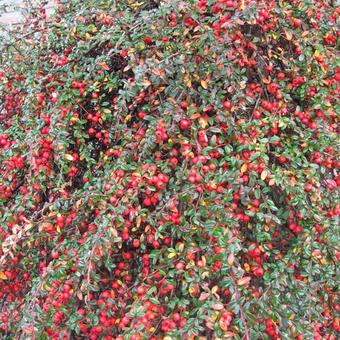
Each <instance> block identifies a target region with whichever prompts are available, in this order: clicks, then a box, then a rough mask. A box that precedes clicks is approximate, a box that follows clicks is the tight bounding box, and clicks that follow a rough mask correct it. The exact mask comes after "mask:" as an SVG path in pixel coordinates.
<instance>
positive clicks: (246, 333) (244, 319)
mask: <svg viewBox="0 0 340 340" xmlns="http://www.w3.org/2000/svg"><path fill="white" fill-rule="evenodd" d="M230 278H231V280H232V281H233V284H234V287H235V296H236V299H237V303H238V305H239V307H240V316H241V321H242V323H243V327H244V333H245V335H244V337H243V339H245V340H250V332H249V328H248V325H247V320H246V318H245V315H244V312H243V309H242V306H241V303H240V302H239V300H240V292H239V290H238V288H237V284H236V281H235V276H234V273H233V272H231V273H230Z"/></svg>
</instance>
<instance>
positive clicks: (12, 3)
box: [0, 0, 54, 25]
mask: <svg viewBox="0 0 340 340" xmlns="http://www.w3.org/2000/svg"><path fill="white" fill-rule="evenodd" d="M32 2H33V3H34V1H32ZM53 3H54V1H53V0H51V1H49V3H48V4H47V6H46V9H47V10H48V11H49V10H51V8H52V7H53ZM4 7H6V13H2V14H0V25H11V24H16V23H18V22H20V20H21V19H22V15H21V13H20V8H24V7H25V1H22V0H0V12H3V10H2V9H3V8H4Z"/></svg>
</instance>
